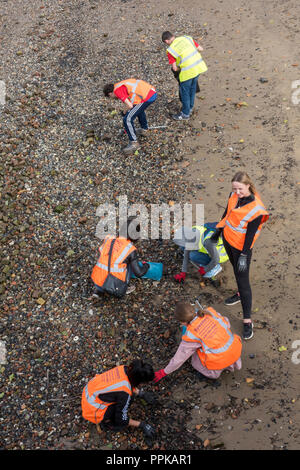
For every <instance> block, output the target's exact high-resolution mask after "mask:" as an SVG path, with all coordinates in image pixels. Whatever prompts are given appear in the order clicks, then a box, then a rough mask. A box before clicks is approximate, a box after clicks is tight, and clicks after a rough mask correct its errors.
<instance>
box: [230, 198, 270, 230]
mask: <svg viewBox="0 0 300 470" xmlns="http://www.w3.org/2000/svg"><path fill="white" fill-rule="evenodd" d="M261 210H262V211H265V210H266V209H265V208H264V207H263V206H260V205H257V206H255V207H253V209H251V211H249V212H248V214H247V215H246V216H245V217H244V218H243V219H242V220H241V221H240V223H239V225H238V226H237V227H233V226H232V225H231V224H230V223H229V222H228V220H226V222H225V223H226V225H228V226H229V227H230V228H231V229H232V230H235V231H236V232H241V233H246V232H247V228H243V226H244V224H245V223H246V222H248V220H250V219H251V217H253V215H255V214H256V213H257V212H258V211H261ZM257 231H259V230H257Z"/></svg>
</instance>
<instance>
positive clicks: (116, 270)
mask: <svg viewBox="0 0 300 470" xmlns="http://www.w3.org/2000/svg"><path fill="white" fill-rule="evenodd" d="M113 240H116V241H115V244H114V246H113V250H112V255H111V262H110V273H111V274H112V275H113V276H115V277H116V278H118V279H120V280H121V281H123V282H126V274H127V264H126V263H124V260H125V259H126V258H127V256H128V255H130V253H132V252H133V251H134V250H136V248H135V246H133V244H132V243H131V242H130V241H129V240H127V238H123V237H118V238H114V237H112V236H110V235H108V236H107V237H106V238H105V240H104V242H103V243H102V245H101V246H100V248H99V252H100V257H99V259H98V261H97V264H96V265H95V266H94V269H93V271H92V275H91V278H92V280H93V281H94V283H95V284H96V285H97V286H99V287H101V286H103V284H104V282H105V279H106V278H107V275H108V260H109V250H110V245H111V243H112V241H113Z"/></svg>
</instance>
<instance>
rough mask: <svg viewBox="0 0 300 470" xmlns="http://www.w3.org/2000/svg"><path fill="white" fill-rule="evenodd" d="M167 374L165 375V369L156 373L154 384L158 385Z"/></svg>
mask: <svg viewBox="0 0 300 470" xmlns="http://www.w3.org/2000/svg"><path fill="white" fill-rule="evenodd" d="M166 375H167V374H166V373H165V371H164V370H163V369H160V370H158V371H157V372H155V373H154V379H153V382H154V383H157V382H159V381H160V380H161V379H163V378H164V377H165V376H166Z"/></svg>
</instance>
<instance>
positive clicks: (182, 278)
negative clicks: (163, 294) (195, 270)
mask: <svg viewBox="0 0 300 470" xmlns="http://www.w3.org/2000/svg"><path fill="white" fill-rule="evenodd" d="M185 276H186V273H182V272H181V273H180V274H175V276H174V279H175V281H177V282H179V283H180V282H182V283H183V282H184V281H185Z"/></svg>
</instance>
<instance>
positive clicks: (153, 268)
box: [132, 261, 163, 281]
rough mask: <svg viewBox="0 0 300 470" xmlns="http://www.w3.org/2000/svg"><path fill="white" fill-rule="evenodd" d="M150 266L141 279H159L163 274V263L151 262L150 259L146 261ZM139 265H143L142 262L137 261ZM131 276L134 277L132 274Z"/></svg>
mask: <svg viewBox="0 0 300 470" xmlns="http://www.w3.org/2000/svg"><path fill="white" fill-rule="evenodd" d="M147 263H148V264H149V266H150V268H149V269H148V271H147V272H146V274H144V276H142V279H153V281H160V280H161V278H162V274H163V264H162V263H153V262H152V261H147ZM139 265H140V266H143V263H141V262H140V261H139ZM132 277H133V278H135V277H136V276H135V275H134V274H132Z"/></svg>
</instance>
